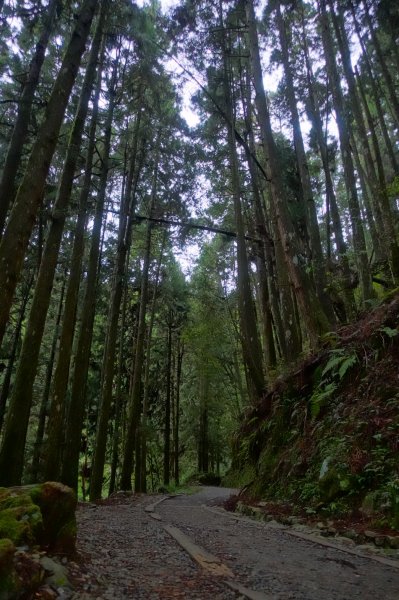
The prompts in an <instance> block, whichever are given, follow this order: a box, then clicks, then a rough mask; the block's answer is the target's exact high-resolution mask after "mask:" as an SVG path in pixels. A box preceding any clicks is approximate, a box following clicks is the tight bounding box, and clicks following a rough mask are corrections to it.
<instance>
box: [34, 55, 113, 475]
mask: <svg viewBox="0 0 399 600" xmlns="http://www.w3.org/2000/svg"><path fill="white" fill-rule="evenodd" d="M101 62H102V61H100V64H101ZM101 79H102V77H101V68H100V69H99V72H98V83H97V89H96V92H95V96H94V99H93V110H92V117H91V125H90V131H89V142H88V147H87V152H86V164H85V174H84V180H83V186H82V190H81V192H80V198H79V213H78V219H77V222H76V226H75V236H74V244H73V250H72V259H71V267H70V275H69V280H68V287H67V292H66V299H65V309H64V318H63V322H62V329H61V336H60V351H59V353H58V359H57V365H56V369H55V373H54V381H53V385H52V390H51V396H50V398H51V399H50V412H49V417H48V427H47V442H46V444H45V452H44V456H43V464H44V468H43V474H44V479H45V480H47V481H53V480H56V479H58V477H59V475H60V468H61V446H62V439H63V427H64V419H65V411H66V391H67V386H68V379H69V368H70V362H71V355H72V345H73V338H74V332H75V324H76V313H77V304H78V295H79V287H80V279H81V274H82V261H83V255H84V248H85V237H84V236H85V231H86V223H87V203H88V199H89V195H90V190H91V182H92V172H93V159H94V152H95V141H96V127H97V120H98V102H99V96H100V89H101Z"/></svg>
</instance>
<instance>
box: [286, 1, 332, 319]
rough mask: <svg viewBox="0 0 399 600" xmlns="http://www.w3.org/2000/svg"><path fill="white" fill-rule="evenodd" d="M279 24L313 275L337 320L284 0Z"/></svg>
mask: <svg viewBox="0 0 399 600" xmlns="http://www.w3.org/2000/svg"><path fill="white" fill-rule="evenodd" d="M276 12H277V25H278V31H279V36H280V46H281V52H282V62H283V67H284V74H285V82H286V89H287V101H288V106H289V109H290V113H291V123H292V129H293V134H294V148H295V155H296V162H297V166H298V172H299V177H300V180H301V186H302V195H303V199H304V203H305V207H304V208H305V215H306V222H307V229H308V234H309V240H310V247H311V252H312V254H311V263H312V266H313V279H314V282H315V287H316V291H317V294H318V297H319V300H320V302H321V304H322V306H323V309H324V312H325V313H326V315H327V316H328V319H329V321H330V322H331V323H334V321H335V317H334V312H333V308H332V304H331V300H330V298H329V296H328V294H327V292H326V290H327V278H326V265H325V260H324V256H323V250H322V247H321V240H320V230H319V223H318V220H317V211H316V205H315V201H314V197H313V190H312V184H311V181H310V175H309V166H308V162H307V158H306V152H305V145H304V143H303V137H302V131H301V124H300V119H299V112H298V106H297V99H296V95H295V86H294V76H293V69H292V66H291V62H290V56H289V51H288V38H287V32H286V25H285V22H284V18H283V15H282V13H281V6H280V3H279V2H278V3H277V8H276Z"/></svg>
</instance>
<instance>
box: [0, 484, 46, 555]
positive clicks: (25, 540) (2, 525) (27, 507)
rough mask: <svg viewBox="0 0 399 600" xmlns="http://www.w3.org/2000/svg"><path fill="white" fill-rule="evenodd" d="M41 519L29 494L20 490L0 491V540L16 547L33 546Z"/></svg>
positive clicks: (38, 510)
mask: <svg viewBox="0 0 399 600" xmlns="http://www.w3.org/2000/svg"><path fill="white" fill-rule="evenodd" d="M42 530H43V519H42V515H41V512H40V509H39V507H38V506H37V505H35V504H34V502H33V501H32V498H31V497H30V495H29V493H28V492H27V491H25V490H24V489H23V488H21V491H19V489H18V488H11V489H10V490H7V489H4V488H2V489H1V490H0V538H8V539H10V540H11V541H12V542H13V543H14V544H15V545H16V546H21V545H23V544H33V543H35V541H36V540H37V538H38V536H40V535H41V533H42Z"/></svg>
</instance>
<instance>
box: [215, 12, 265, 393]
mask: <svg viewBox="0 0 399 600" xmlns="http://www.w3.org/2000/svg"><path fill="white" fill-rule="evenodd" d="M219 14H220V25H221V27H223V26H224V25H223V15H222V8H221V3H220V8H219ZM222 44H223V46H222V51H223V90H224V97H225V110H226V114H227V117H228V127H227V145H228V153H229V163H230V177H231V186H232V194H233V205H234V215H235V226H236V231H237V286H238V313H239V318H240V333H241V341H242V349H243V357H244V361H245V363H246V365H247V368H248V373H249V378H250V387H251V390H249V391H250V395H251V398H252V402H253V403H255V402H256V401H257V400H258V399H259V398H260V397H261V396H262V394H263V393H264V391H265V387H266V383H265V379H264V373H263V364H262V347H261V343H260V340H259V334H258V329H257V323H256V313H255V306H254V302H253V297H252V290H251V282H250V277H249V266H248V256H247V249H246V243H245V226H244V219H243V214H242V205H241V185H240V175H239V164H238V156H237V147H236V141H235V127H234V111H233V99H232V91H231V87H230V83H229V65H228V60H227V48H226V40H225V37H223V42H222Z"/></svg>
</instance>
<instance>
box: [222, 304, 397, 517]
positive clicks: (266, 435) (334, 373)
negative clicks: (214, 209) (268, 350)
mask: <svg viewBox="0 0 399 600" xmlns="http://www.w3.org/2000/svg"><path fill="white" fill-rule="evenodd" d="M398 316H399V296H398V294H397V293H396V294H395V295H394V297H393V298H392V296H391V298H390V299H389V301H387V302H385V303H384V304H383V305H382V306H380V307H378V308H377V309H375V310H374V311H373V312H370V313H369V314H368V315H367V316H365V317H364V318H363V319H362V320H360V321H359V322H358V323H357V324H356V325H354V326H351V327H348V328H345V329H342V330H341V331H339V332H338V334H337V335H335V336H334V344H332V343H331V340H329V343H328V345H327V347H325V348H323V349H322V350H321V351H320V353H319V354H318V355H317V356H313V357H311V358H310V359H309V360H308V361H307V362H306V363H304V365H303V366H302V368H300V369H299V370H298V371H297V372H295V373H294V374H292V375H291V376H289V377H286V378H285V379H283V380H280V381H278V382H277V383H276V385H275V386H274V388H273V390H271V391H270V392H269V393H268V395H267V396H266V397H265V398H264V399H263V400H262V402H261V403H260V404H259V405H258V406H256V407H255V408H252V409H251V410H249V411H248V413H247V414H246V416H245V419H244V420H243V422H242V425H241V427H240V430H239V432H238V434H237V437H236V439H235V440H234V447H233V465H232V469H231V471H230V473H228V475H227V476H226V478H225V480H224V482H223V483H224V484H225V485H230V486H238V487H245V489H246V491H247V493H248V494H250V495H251V496H253V497H257V498H263V499H265V500H270V501H280V502H290V503H292V504H293V505H294V506H297V507H298V508H301V509H305V510H306V511H307V512H308V513H309V514H313V513H320V514H324V515H326V516H328V515H331V516H338V515H344V514H348V513H353V512H359V511H360V512H363V513H365V514H367V515H374V516H375V519H376V521H378V522H379V524H381V525H384V524H386V525H387V526H390V527H394V528H399V461H398V453H399V379H398V366H397V365H398V359H399V330H398Z"/></svg>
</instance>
